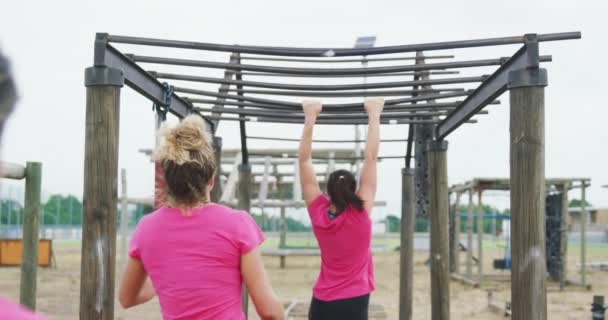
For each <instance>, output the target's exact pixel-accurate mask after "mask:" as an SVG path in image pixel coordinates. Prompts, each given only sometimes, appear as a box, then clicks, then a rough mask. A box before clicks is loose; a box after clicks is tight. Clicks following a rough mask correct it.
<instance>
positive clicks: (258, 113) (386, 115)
mask: <svg viewBox="0 0 608 320" xmlns="http://www.w3.org/2000/svg"><path fill="white" fill-rule="evenodd" d="M195 110H197V111H199V112H219V113H220V114H222V113H226V114H238V115H243V116H250V117H281V118H289V119H299V120H302V121H303V120H304V114H303V113H294V112H280V113H277V112H276V111H262V110H244V109H240V108H239V109H236V108H195ZM444 115H447V111H425V112H415V113H414V112H383V113H382V114H381V115H380V116H381V119H404V118H428V117H435V116H444ZM318 119H319V120H338V119H340V120H347V119H362V120H367V119H368V116H367V114H365V113H356V114H329V115H327V114H321V115H319V118H318Z"/></svg>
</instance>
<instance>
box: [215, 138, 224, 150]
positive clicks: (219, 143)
mask: <svg viewBox="0 0 608 320" xmlns="http://www.w3.org/2000/svg"><path fill="white" fill-rule="evenodd" d="M222 145H223V141H222V137H218V136H214V137H213V148H214V149H215V150H221V149H222Z"/></svg>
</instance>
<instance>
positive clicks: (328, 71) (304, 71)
mask: <svg viewBox="0 0 608 320" xmlns="http://www.w3.org/2000/svg"><path fill="white" fill-rule="evenodd" d="M127 56H128V57H129V58H131V59H132V60H133V61H135V62H142V63H153V64H166V65H176V66H187V67H197V68H213V69H226V70H234V71H256V72H267V73H279V74H295V75H309V76H364V75H370V74H385V73H395V72H405V71H428V70H445V69H459V68H474V67H487V66H499V65H501V64H503V63H504V62H505V61H506V60H507V59H508V58H506V57H503V58H498V59H483V60H469V61H454V62H441V63H428V64H412V65H396V66H388V67H373V68H293V67H276V66H263V65H252V64H238V65H234V64H230V63H224V62H212V61H201V60H190V59H175V58H165V57H150V56H140V55H135V54H127ZM547 59H548V60H550V59H551V58H550V57H547V56H545V57H541V61H545V60H547Z"/></svg>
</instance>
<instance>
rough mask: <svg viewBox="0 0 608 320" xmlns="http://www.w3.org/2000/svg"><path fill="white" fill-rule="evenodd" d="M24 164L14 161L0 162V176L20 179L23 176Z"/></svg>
mask: <svg viewBox="0 0 608 320" xmlns="http://www.w3.org/2000/svg"><path fill="white" fill-rule="evenodd" d="M25 175H26V173H25V166H22V165H20V164H16V163H9V162H0V178H5V179H13V180H21V179H24V178H25Z"/></svg>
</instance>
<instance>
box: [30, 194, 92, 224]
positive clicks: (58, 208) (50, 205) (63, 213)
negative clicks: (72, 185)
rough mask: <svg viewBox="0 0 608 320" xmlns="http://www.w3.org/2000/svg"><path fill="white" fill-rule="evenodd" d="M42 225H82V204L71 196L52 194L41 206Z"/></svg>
mask: <svg viewBox="0 0 608 320" xmlns="http://www.w3.org/2000/svg"><path fill="white" fill-rule="evenodd" d="M41 214H42V217H41V219H40V221H41V224H42V225H55V224H59V225H80V224H82V202H80V200H79V199H78V198H76V197H75V196H73V195H68V196H63V195H59V194H54V195H51V196H50V197H49V199H48V200H47V201H46V202H45V203H44V204H42V213H41Z"/></svg>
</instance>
